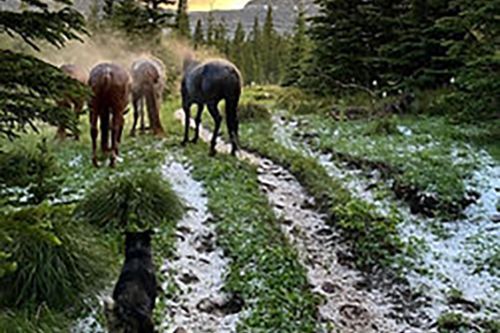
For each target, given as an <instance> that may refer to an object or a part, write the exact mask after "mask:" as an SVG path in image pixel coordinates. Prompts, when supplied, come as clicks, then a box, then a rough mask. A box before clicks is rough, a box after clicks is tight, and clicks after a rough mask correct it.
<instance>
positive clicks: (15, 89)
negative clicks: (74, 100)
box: [0, 0, 87, 139]
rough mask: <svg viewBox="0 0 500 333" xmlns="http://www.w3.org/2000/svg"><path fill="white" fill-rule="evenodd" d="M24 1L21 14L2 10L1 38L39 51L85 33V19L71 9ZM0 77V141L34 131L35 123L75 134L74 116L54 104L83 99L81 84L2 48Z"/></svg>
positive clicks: (35, 59) (43, 64)
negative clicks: (41, 44) (4, 35)
mask: <svg viewBox="0 0 500 333" xmlns="http://www.w3.org/2000/svg"><path fill="white" fill-rule="evenodd" d="M22 2H23V4H24V5H26V7H27V8H26V10H25V11H23V12H10V11H5V10H1V11H0V17H1V19H0V33H7V34H9V35H10V36H19V37H20V38H21V39H22V40H23V41H24V42H26V43H27V44H28V45H30V46H31V47H32V48H34V49H35V50H39V47H38V43H39V42H40V41H46V42H48V43H50V44H52V45H54V46H56V47H62V46H63V45H64V44H65V42H66V41H67V40H69V39H78V38H79V37H78V36H79V34H80V33H84V32H85V28H84V25H85V21H84V18H83V16H82V15H81V14H80V13H78V12H77V11H75V10H74V9H72V8H71V7H69V6H67V7H64V8H62V9H59V10H50V9H49V6H48V5H47V4H46V3H45V2H44V1H33V0H22ZM57 2H59V3H61V4H66V1H63V0H60V1H57ZM0 72H1V73H2V75H0V113H1V115H2V116H1V117H0V136H5V137H8V138H9V139H13V138H15V137H16V135H18V134H19V132H21V131H24V130H26V129H28V128H29V129H34V130H36V129H37V126H38V125H37V122H38V121H43V122H47V123H50V124H54V125H59V124H61V125H64V126H65V127H67V128H69V129H70V130H73V131H77V128H76V117H75V115H74V114H73V112H72V111H71V110H70V109H67V108H61V107H58V105H57V104H58V103H57V101H59V100H61V99H64V98H67V97H68V96H70V97H78V96H82V95H85V94H86V92H87V90H86V88H85V87H83V86H82V85H81V84H80V83H78V82H76V81H75V80H72V79H70V78H68V77H67V76H66V75H65V74H63V73H62V72H61V71H60V70H59V69H58V68H56V67H54V66H52V65H50V64H48V63H46V62H44V61H41V60H39V59H37V58H35V57H33V56H27V55H25V54H21V53H16V52H13V51H11V50H5V49H3V50H0Z"/></svg>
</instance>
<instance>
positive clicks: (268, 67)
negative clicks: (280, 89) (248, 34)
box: [262, 5, 279, 83]
mask: <svg viewBox="0 0 500 333" xmlns="http://www.w3.org/2000/svg"><path fill="white" fill-rule="evenodd" d="M278 38H279V37H278V36H277V34H276V31H275V30H274V20H273V7H272V6H271V5H269V6H268V7H267V14H266V20H265V22H264V26H263V28H262V46H263V49H262V61H263V62H262V66H263V71H264V73H265V81H266V82H267V83H277V82H278V79H279V70H278V65H279V63H278Z"/></svg>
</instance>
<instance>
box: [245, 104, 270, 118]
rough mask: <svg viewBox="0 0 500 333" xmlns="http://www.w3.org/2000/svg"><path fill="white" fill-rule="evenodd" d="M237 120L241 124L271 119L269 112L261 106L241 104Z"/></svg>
mask: <svg viewBox="0 0 500 333" xmlns="http://www.w3.org/2000/svg"><path fill="white" fill-rule="evenodd" d="M238 118H239V120H240V121H241V122H246V121H253V120H265V119H271V112H270V111H269V109H268V108H267V107H266V106H265V105H263V104H260V103H256V102H251V101H249V102H243V103H240V105H239V107H238Z"/></svg>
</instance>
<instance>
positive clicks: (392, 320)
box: [176, 112, 423, 333]
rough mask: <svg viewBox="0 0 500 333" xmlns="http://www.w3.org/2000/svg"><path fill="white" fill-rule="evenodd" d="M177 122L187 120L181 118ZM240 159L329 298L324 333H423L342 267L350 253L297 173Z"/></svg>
mask: <svg viewBox="0 0 500 333" xmlns="http://www.w3.org/2000/svg"><path fill="white" fill-rule="evenodd" d="M176 117H177V118H178V119H180V120H182V118H183V117H182V114H181V113H179V112H178V113H176ZM192 125H193V124H192ZM200 137H201V138H202V139H203V140H204V141H209V140H210V138H211V133H210V132H209V131H207V130H206V129H204V128H200ZM216 148H217V150H218V151H219V152H224V153H229V152H230V145H228V144H226V143H224V142H223V141H222V140H219V142H218V144H217V147H216ZM238 156H239V158H241V159H245V160H247V161H249V162H250V163H252V164H254V165H256V166H257V167H258V181H259V184H260V186H261V188H262V190H263V191H264V193H266V195H267V197H268V200H269V202H270V204H271V205H272V207H273V209H274V211H275V213H276V214H277V216H279V217H280V218H281V220H282V221H283V223H282V231H283V233H284V234H285V235H286V236H287V237H288V239H289V240H290V241H291V243H292V244H293V245H294V246H295V248H296V249H297V251H298V253H299V259H300V261H301V264H302V265H303V266H304V267H305V268H306V269H307V276H308V280H309V283H310V284H311V288H312V290H313V292H315V293H318V294H320V295H322V296H323V301H322V304H321V305H320V307H319V309H318V310H319V317H320V318H319V320H320V327H321V328H320V332H327V331H328V329H329V327H332V326H333V327H335V328H336V330H338V332H343V333H351V332H352V333H357V332H365V333H371V332H383V333H394V332H423V331H421V330H419V329H418V328H414V327H412V324H410V323H409V322H413V323H418V319H417V318H414V317H416V316H417V314H411V309H410V308H409V307H408V308H407V309H404V307H401V304H400V303H399V304H398V303H395V301H394V300H391V299H389V298H390V296H388V295H387V294H384V293H383V292H381V291H378V290H374V289H372V290H368V289H367V288H364V287H362V286H364V285H366V284H367V283H366V281H365V277H363V276H362V275H361V274H360V272H358V271H356V270H354V269H352V268H349V267H347V266H345V265H342V264H341V263H340V262H339V258H338V257H337V253H342V252H346V251H348V250H347V249H345V248H343V245H341V243H340V242H338V241H337V240H338V239H339V235H338V234H337V233H336V232H335V231H334V230H333V229H332V228H331V227H330V226H328V225H327V224H326V223H325V216H323V215H321V214H318V213H317V212H315V211H314V210H313V209H312V208H309V207H313V199H312V198H311V197H309V196H308V195H307V194H306V193H305V191H304V189H303V188H302V186H301V185H300V184H299V183H298V181H297V180H296V179H295V177H294V176H293V175H292V174H291V173H289V172H288V171H287V170H285V169H284V168H282V167H280V166H278V165H276V164H274V163H273V162H271V161H270V160H267V159H264V158H260V157H259V156H257V155H255V154H252V153H248V152H246V151H239V152H238ZM400 301H401V298H398V300H397V301H396V302H400ZM405 310H406V311H405Z"/></svg>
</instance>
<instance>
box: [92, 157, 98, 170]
mask: <svg viewBox="0 0 500 333" xmlns="http://www.w3.org/2000/svg"><path fill="white" fill-rule="evenodd" d="M92 165H93V166H94V168H98V167H99V163H97V159H93V160H92Z"/></svg>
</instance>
